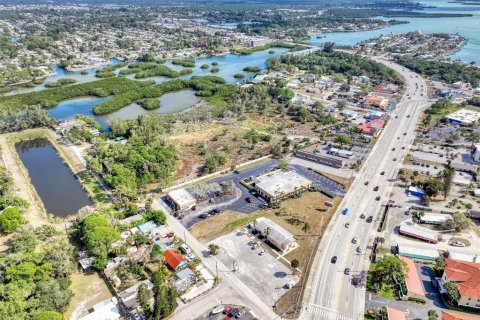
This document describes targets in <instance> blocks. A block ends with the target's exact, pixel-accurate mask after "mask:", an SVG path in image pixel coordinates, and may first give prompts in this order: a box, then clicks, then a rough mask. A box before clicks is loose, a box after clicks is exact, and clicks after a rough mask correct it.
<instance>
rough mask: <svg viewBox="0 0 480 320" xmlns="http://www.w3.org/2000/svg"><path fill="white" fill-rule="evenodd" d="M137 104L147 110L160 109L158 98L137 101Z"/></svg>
mask: <svg viewBox="0 0 480 320" xmlns="http://www.w3.org/2000/svg"><path fill="white" fill-rule="evenodd" d="M137 103H138V104H139V105H140V106H141V107H142V108H143V109H145V110H155V109H158V108H160V99H158V98H150V99H142V100H139V101H137Z"/></svg>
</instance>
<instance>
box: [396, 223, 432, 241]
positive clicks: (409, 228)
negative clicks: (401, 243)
mask: <svg viewBox="0 0 480 320" xmlns="http://www.w3.org/2000/svg"><path fill="white" fill-rule="evenodd" d="M400 233H404V234H406V235H409V236H414V237H417V238H421V239H424V240H431V241H437V239H438V233H437V232H435V231H432V230H430V229H428V228H425V227H421V226H419V225H416V224H414V223H413V222H410V221H408V220H407V221H404V222H402V223H401V224H400Z"/></svg>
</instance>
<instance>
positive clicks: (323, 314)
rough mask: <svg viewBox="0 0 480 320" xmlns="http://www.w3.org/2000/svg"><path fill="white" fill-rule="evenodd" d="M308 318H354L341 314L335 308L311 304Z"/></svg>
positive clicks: (336, 319) (331, 319) (346, 319)
mask: <svg viewBox="0 0 480 320" xmlns="http://www.w3.org/2000/svg"><path fill="white" fill-rule="evenodd" d="M307 319H314V320H316V319H322V320H324V319H325V320H327V319H328V320H353V319H352V318H349V317H347V316H344V315H341V314H339V313H338V312H337V311H335V310H333V309H329V308H326V307H322V306H319V305H317V304H311V305H310V308H309V309H308V314H307Z"/></svg>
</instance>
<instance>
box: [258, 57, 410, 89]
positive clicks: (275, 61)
mask: <svg viewBox="0 0 480 320" xmlns="http://www.w3.org/2000/svg"><path fill="white" fill-rule="evenodd" d="M288 66H295V67H298V68H299V69H301V70H305V71H308V72H311V73H314V74H317V75H333V74H335V73H341V74H344V75H345V76H367V77H369V78H371V79H372V80H374V81H375V82H377V83H378V82H382V81H387V82H392V83H396V84H401V83H403V80H402V79H401V78H400V77H399V76H398V75H397V73H396V72H395V71H394V70H392V69H390V68H388V67H386V66H384V65H383V64H381V63H378V62H375V61H373V60H370V59H367V58H363V57H361V56H360V55H357V54H350V53H346V52H341V51H334V52H324V51H317V52H314V53H312V54H309V55H306V56H293V55H283V56H281V57H280V58H270V59H268V60H267V67H268V68H269V69H271V70H275V71H280V70H283V69H286V68H287V67H288Z"/></svg>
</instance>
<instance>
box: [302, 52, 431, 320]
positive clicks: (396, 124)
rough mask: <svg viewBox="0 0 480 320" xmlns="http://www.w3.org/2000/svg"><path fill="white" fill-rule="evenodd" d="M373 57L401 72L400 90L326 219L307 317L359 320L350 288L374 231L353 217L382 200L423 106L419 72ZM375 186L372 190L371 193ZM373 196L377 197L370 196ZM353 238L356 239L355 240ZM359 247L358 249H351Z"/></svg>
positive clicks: (359, 291)
mask: <svg viewBox="0 0 480 320" xmlns="http://www.w3.org/2000/svg"><path fill="white" fill-rule="evenodd" d="M377 60H378V61H379V62H381V63H384V64H385V65H387V66H389V67H391V68H392V69H394V70H395V71H397V72H398V73H400V74H401V75H403V77H404V78H405V82H406V93H405V95H404V96H403V98H402V100H401V102H400V103H399V104H398V105H397V108H396V110H395V111H394V112H393V114H392V117H391V119H390V121H389V122H388V123H387V125H386V126H385V128H384V130H383V133H382V134H381V136H380V138H379V139H378V141H377V143H376V145H375V146H374V148H373V149H372V152H371V153H370V155H369V156H368V157H367V159H366V160H365V162H364V164H363V166H362V168H361V169H360V172H359V173H358V175H357V179H356V180H355V182H354V183H353V184H352V186H351V188H350V189H349V191H348V192H347V194H346V196H345V198H344V199H343V201H342V204H341V207H340V208H339V210H338V213H337V214H336V215H335V216H334V218H333V219H332V221H331V222H330V225H329V228H328V230H327V232H326V234H325V238H324V240H323V241H322V244H321V246H322V249H321V251H320V254H319V257H317V259H316V260H315V262H314V263H315V265H314V268H313V270H315V271H316V273H315V275H314V278H313V281H312V283H311V286H312V290H311V297H310V303H309V305H308V306H307V308H308V309H307V319H339V320H340V319H341V320H350V319H352V320H357V319H363V314H364V303H365V301H364V300H365V287H364V286H357V287H355V286H353V284H352V277H353V276H356V275H358V274H360V272H362V271H367V270H368V267H369V261H368V255H369V254H370V252H369V250H366V247H367V246H368V245H369V244H371V243H372V240H373V238H374V237H375V231H376V230H375V228H374V225H375V223H374V222H375V221H374V222H372V223H368V222H366V219H361V218H360V217H359V216H360V215H361V214H362V213H363V214H365V215H366V216H367V217H368V216H369V215H373V216H374V217H376V216H377V215H378V214H379V213H380V211H381V209H382V205H385V204H386V202H387V201H388V197H389V194H390V192H391V190H392V187H393V180H392V178H393V177H394V176H395V175H396V172H397V170H398V168H399V167H400V165H401V162H402V161H403V158H404V157H405V155H406V153H407V151H408V149H409V146H410V145H411V143H412V142H413V139H414V137H415V127H416V124H417V122H418V120H419V117H420V115H421V113H422V111H423V110H424V108H425V107H426V106H427V91H426V89H427V85H426V83H425V81H424V80H423V79H422V78H421V77H420V76H418V75H417V74H416V73H413V72H411V71H409V70H408V69H404V68H402V67H401V66H399V65H397V64H395V63H393V62H390V61H386V60H381V59H380V58H378V59H377ZM393 148H395V149H393ZM382 172H384V174H381V173H382ZM366 181H368V185H365V182H366ZM376 186H378V187H379V190H378V191H374V188H375V187H376ZM378 196H380V200H376V198H377V197H378ZM344 208H348V209H349V213H348V214H347V215H342V214H341V210H342V209H344ZM346 223H349V227H348V228H347V227H346V226H345V224H346ZM353 238H356V239H357V241H358V242H357V243H356V244H354V243H353V242H352V239H353ZM359 246H360V247H362V249H363V250H362V253H358V252H357V248H358V247H359ZM333 256H337V262H336V263H332V262H331V259H332V257H333ZM347 267H348V268H350V269H351V273H350V275H345V268H347Z"/></svg>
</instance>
